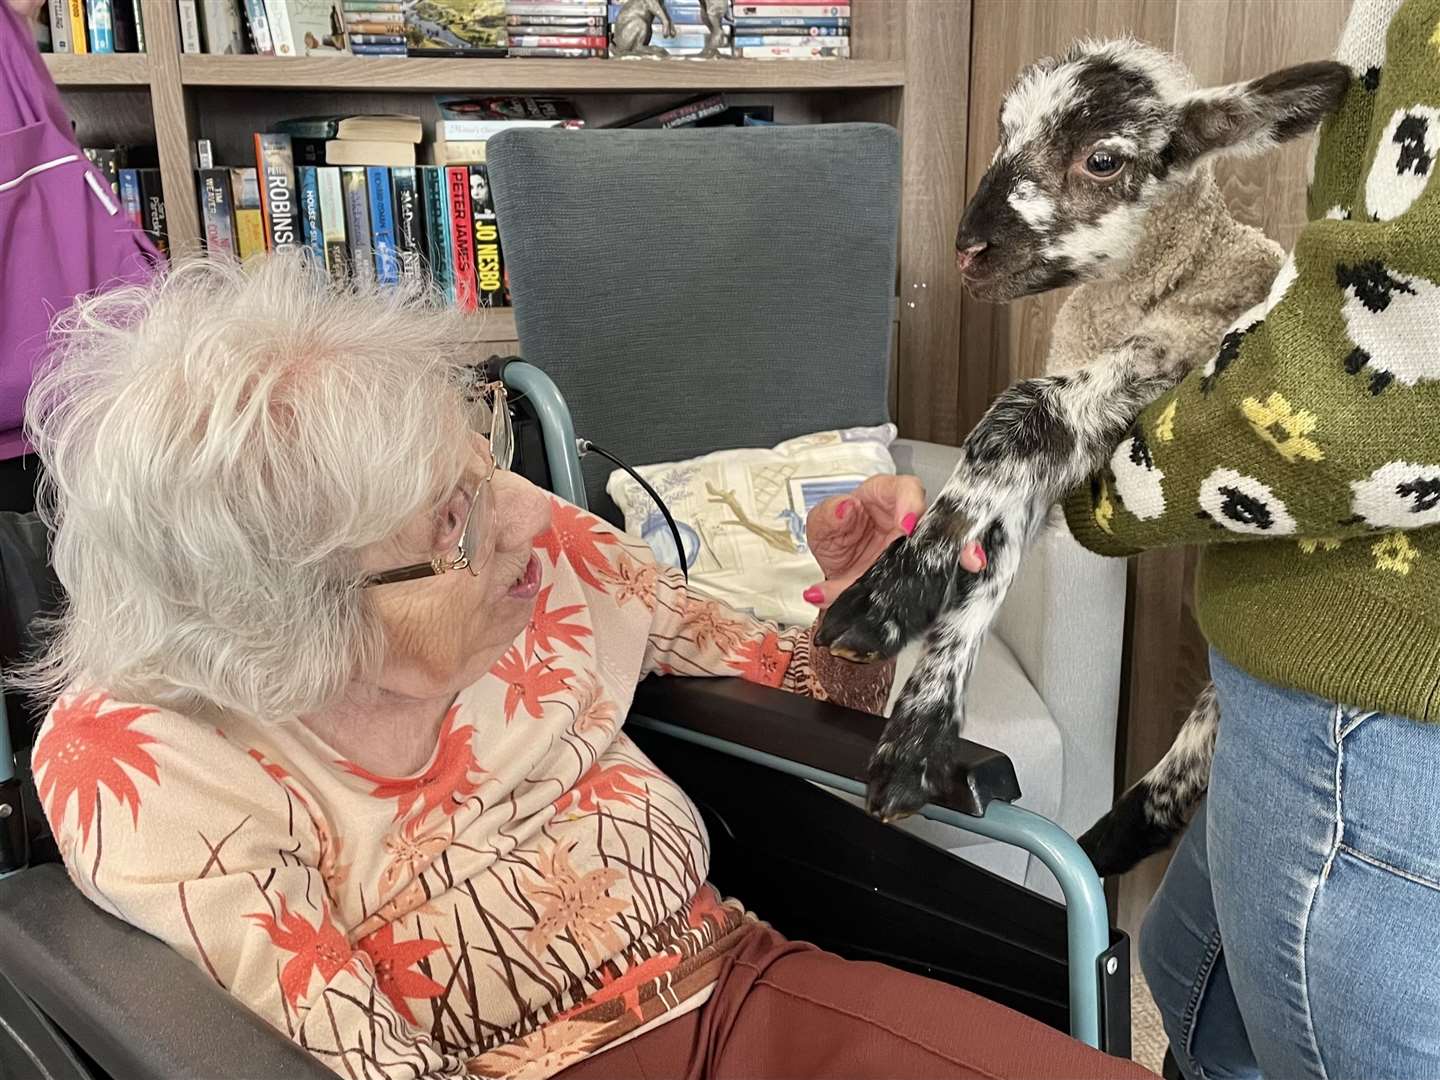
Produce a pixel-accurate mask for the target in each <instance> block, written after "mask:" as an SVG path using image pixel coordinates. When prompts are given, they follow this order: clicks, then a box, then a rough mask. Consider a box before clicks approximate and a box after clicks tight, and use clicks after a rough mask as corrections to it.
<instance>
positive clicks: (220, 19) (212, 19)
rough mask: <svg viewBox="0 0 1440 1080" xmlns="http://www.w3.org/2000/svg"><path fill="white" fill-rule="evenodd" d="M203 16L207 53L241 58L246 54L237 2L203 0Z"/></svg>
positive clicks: (234, 0)
mask: <svg viewBox="0 0 1440 1080" xmlns="http://www.w3.org/2000/svg"><path fill="white" fill-rule="evenodd" d="M202 14H203V15H204V22H205V27H204V30H205V51H206V52H208V53H211V54H213V55H215V56H240V55H241V54H242V53H244V52H245V35H244V33H243V32H242V30H241V29H240V6H239V3H238V2H237V0H203V7H202Z"/></svg>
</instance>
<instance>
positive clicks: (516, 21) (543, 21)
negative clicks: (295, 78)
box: [346, 5, 605, 33]
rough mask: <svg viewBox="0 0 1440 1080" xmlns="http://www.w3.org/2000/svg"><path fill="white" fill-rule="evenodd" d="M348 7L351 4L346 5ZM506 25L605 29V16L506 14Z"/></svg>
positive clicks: (526, 27)
mask: <svg viewBox="0 0 1440 1080" xmlns="http://www.w3.org/2000/svg"><path fill="white" fill-rule="evenodd" d="M346 6H347V7H348V6H349V5H346ZM505 25H506V27H508V28H509V29H511V30H515V29H517V28H518V29H522V30H524V29H528V28H529V27H532V26H533V27H545V28H546V29H545V30H543V31H537V32H543V33H555V30H553V29H550V28H553V27H565V28H567V29H577V30H604V29H605V18H604V16H595V15H578V16H577V15H506V16H505Z"/></svg>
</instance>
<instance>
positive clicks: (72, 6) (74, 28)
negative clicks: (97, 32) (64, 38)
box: [56, 0, 90, 54]
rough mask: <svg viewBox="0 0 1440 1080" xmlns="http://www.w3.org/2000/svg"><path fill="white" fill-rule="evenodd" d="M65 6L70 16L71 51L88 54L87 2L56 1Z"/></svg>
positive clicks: (79, 0)
mask: <svg viewBox="0 0 1440 1080" xmlns="http://www.w3.org/2000/svg"><path fill="white" fill-rule="evenodd" d="M56 3H62V4H65V5H66V7H67V9H68V11H69V14H70V51H71V52H72V53H77V54H78V53H88V52H89V51H90V34H89V32H88V31H86V29H85V0H56Z"/></svg>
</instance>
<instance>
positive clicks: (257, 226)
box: [229, 168, 265, 260]
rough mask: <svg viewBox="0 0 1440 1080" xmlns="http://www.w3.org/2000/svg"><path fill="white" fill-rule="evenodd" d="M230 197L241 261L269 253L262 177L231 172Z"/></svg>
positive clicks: (246, 170) (246, 171)
mask: <svg viewBox="0 0 1440 1080" xmlns="http://www.w3.org/2000/svg"><path fill="white" fill-rule="evenodd" d="M229 171H230V198H231V200H232V201H233V203H234V206H235V252H236V254H237V255H239V256H240V258H241V259H242V260H243V259H248V258H250V257H251V256H252V255H264V254H265V219H264V216H263V212H262V211H261V209H260V179H259V174H258V173H257V172H256V171H255V170H254V169H251V168H243V169H231V170H229Z"/></svg>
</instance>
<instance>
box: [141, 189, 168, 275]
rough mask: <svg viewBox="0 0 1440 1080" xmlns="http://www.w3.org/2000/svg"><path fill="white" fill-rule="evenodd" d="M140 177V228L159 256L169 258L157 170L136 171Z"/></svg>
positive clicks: (163, 199)
mask: <svg viewBox="0 0 1440 1080" xmlns="http://www.w3.org/2000/svg"><path fill="white" fill-rule="evenodd" d="M136 172H137V173H139V175H140V214H141V219H142V221H143V225H142V228H144V230H145V231H146V232H147V233H149V234H150V239H151V240H153V241H155V246H156V247H157V248H159V249H160V254H161V255H164V256H165V257H166V258H169V257H170V230H169V228H168V227H167V224H166V218H165V196H164V194H163V192H162V191H161V190H160V170H159V169H137V170H136Z"/></svg>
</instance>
